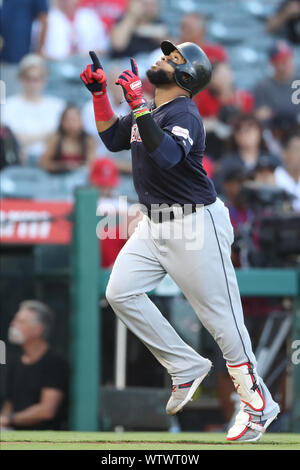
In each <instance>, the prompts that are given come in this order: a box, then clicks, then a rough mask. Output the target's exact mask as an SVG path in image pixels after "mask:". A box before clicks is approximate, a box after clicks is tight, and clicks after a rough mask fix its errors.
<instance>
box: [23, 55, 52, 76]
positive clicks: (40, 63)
mask: <svg viewBox="0 0 300 470" xmlns="http://www.w3.org/2000/svg"><path fill="white" fill-rule="evenodd" d="M31 67H39V68H42V69H44V70H45V71H46V62H45V61H44V59H43V58H42V57H41V56H39V55H38V54H27V55H25V56H24V57H23V59H22V60H21V62H20V64H19V74H21V73H23V72H24V71H25V70H27V69H29V68H31Z"/></svg>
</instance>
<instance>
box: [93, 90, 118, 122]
mask: <svg viewBox="0 0 300 470" xmlns="http://www.w3.org/2000/svg"><path fill="white" fill-rule="evenodd" d="M93 105H94V114H95V121H104V122H105V121H109V120H110V119H111V118H112V117H113V116H114V112H113V110H112V108H111V105H110V102H109V99H108V96H107V93H102V94H100V95H95V94H94V93H93Z"/></svg>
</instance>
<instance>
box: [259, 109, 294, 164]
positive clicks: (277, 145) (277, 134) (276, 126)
mask: <svg viewBox="0 0 300 470" xmlns="http://www.w3.org/2000/svg"><path fill="white" fill-rule="evenodd" d="M296 126H297V121H296V119H295V116H294V115H293V114H291V113H278V114H275V115H274V116H273V117H272V118H271V120H270V123H269V127H268V128H265V129H264V139H265V142H266V144H267V147H268V149H269V152H270V153H272V154H273V155H276V156H277V157H278V158H279V159H281V155H282V150H283V149H282V142H283V141H284V140H285V139H286V138H287V136H288V135H289V134H290V132H291V129H293V128H294V127H296Z"/></svg>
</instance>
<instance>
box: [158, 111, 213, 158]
mask: <svg viewBox="0 0 300 470" xmlns="http://www.w3.org/2000/svg"><path fill="white" fill-rule="evenodd" d="M162 130H163V131H164V132H165V133H166V134H168V135H169V136H170V137H172V139H173V140H174V141H175V142H176V143H177V144H178V145H179V146H180V148H181V150H182V151H183V158H185V157H186V156H187V155H188V154H189V153H190V151H191V149H192V147H193V145H194V143H195V142H196V141H197V145H198V139H199V138H200V139H201V144H203V150H204V148H205V131H204V126H203V124H201V121H200V120H198V119H196V117H195V116H193V115H192V114H191V113H188V112H187V113H180V114H175V115H174V116H171V117H168V120H167V123H166V124H165V125H164V126H163V128H162Z"/></svg>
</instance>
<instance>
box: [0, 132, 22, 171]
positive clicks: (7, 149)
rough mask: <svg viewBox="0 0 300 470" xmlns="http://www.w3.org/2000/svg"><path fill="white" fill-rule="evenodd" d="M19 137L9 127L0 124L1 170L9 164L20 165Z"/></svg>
mask: <svg viewBox="0 0 300 470" xmlns="http://www.w3.org/2000/svg"><path fill="white" fill-rule="evenodd" d="M20 163H21V161H20V152H19V145H18V142H17V139H16V138H15V136H14V135H13V133H12V132H11V130H10V129H9V127H5V126H1V125H0V170H2V169H3V168H5V167H6V166H9V165H20Z"/></svg>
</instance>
